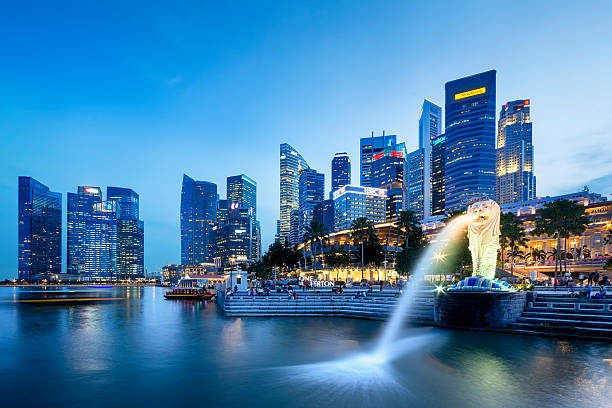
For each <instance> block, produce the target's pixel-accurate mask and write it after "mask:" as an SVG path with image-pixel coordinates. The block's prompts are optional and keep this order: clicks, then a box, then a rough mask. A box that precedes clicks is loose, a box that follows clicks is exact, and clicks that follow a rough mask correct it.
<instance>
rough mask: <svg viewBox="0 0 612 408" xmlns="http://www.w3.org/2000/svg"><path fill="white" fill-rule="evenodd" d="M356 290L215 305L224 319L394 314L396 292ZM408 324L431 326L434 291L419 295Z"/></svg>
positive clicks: (240, 297) (243, 298)
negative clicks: (364, 293)
mask: <svg viewBox="0 0 612 408" xmlns="http://www.w3.org/2000/svg"><path fill="white" fill-rule="evenodd" d="M358 292H359V291H358V290H351V289H349V290H346V291H345V292H344V293H343V294H340V295H337V294H333V293H331V291H330V290H329V289H328V290H321V291H319V293H314V292H313V291H304V292H302V291H299V292H298V297H297V299H292V298H290V296H289V294H287V293H271V294H270V295H269V296H249V295H248V294H247V293H246V292H244V293H242V292H240V293H237V294H235V295H233V296H225V295H224V294H223V293H219V296H218V299H217V301H218V303H219V305H221V307H222V308H223V310H224V312H225V315H226V316H227V317H264V316H266V317H271V316H278V317H280V316H284V317H306V316H311V317H351V318H361V319H372V320H384V319H386V318H387V317H388V316H389V314H390V313H391V312H392V311H393V309H394V307H395V304H396V303H397V301H398V299H399V294H398V292H397V290H383V291H377V290H376V291H373V292H369V293H366V296H365V297H357V294H358ZM408 317H409V318H410V320H411V321H413V322H415V323H424V324H431V323H432V322H433V291H432V290H431V289H427V290H422V291H419V293H418V295H417V296H416V297H415V302H414V305H413V307H412V309H411V313H410V316H408Z"/></svg>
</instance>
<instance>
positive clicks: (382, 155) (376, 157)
mask: <svg viewBox="0 0 612 408" xmlns="http://www.w3.org/2000/svg"><path fill="white" fill-rule="evenodd" d="M384 156H385V154H384V153H376V154H375V155H374V156H372V159H374V160H378V159H382V158H383V157H384Z"/></svg>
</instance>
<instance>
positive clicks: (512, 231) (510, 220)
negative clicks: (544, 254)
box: [499, 213, 527, 276]
mask: <svg viewBox="0 0 612 408" xmlns="http://www.w3.org/2000/svg"><path fill="white" fill-rule="evenodd" d="M499 229H500V232H501V235H502V236H503V237H504V241H505V242H506V243H507V244H508V246H509V247H510V274H511V275H512V276H514V258H515V256H516V254H517V248H516V247H517V246H518V245H520V246H526V245H527V243H526V242H525V229H524V228H523V223H522V222H521V220H520V219H519V218H518V217H517V216H515V215H514V214H512V213H504V214H502V215H501V225H500V227H499ZM503 253H504V251H503V250H502V269H503Z"/></svg>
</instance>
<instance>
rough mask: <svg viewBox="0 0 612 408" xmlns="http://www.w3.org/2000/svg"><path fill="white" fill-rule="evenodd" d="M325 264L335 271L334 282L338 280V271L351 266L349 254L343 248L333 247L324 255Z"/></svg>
mask: <svg viewBox="0 0 612 408" xmlns="http://www.w3.org/2000/svg"><path fill="white" fill-rule="evenodd" d="M325 263H327V265H328V266H330V267H331V268H332V269H336V280H338V269H339V268H344V267H347V266H349V265H350V264H351V254H349V253H348V252H347V251H345V250H344V247H333V248H330V250H329V251H328V252H327V253H326V254H325Z"/></svg>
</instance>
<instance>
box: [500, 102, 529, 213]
mask: <svg viewBox="0 0 612 408" xmlns="http://www.w3.org/2000/svg"><path fill="white" fill-rule="evenodd" d="M529 111H530V102H529V99H522V100H518V101H511V102H508V103H506V104H505V105H504V106H502V109H501V112H500V114H499V122H498V126H499V128H498V129H499V133H498V137H497V150H496V151H495V153H496V172H497V177H496V189H495V200H496V201H497V202H498V203H499V204H508V203H514V202H519V201H527V200H532V199H534V198H535V197H536V183H535V176H534V175H533V143H532V137H531V115H530V112H529Z"/></svg>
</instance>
